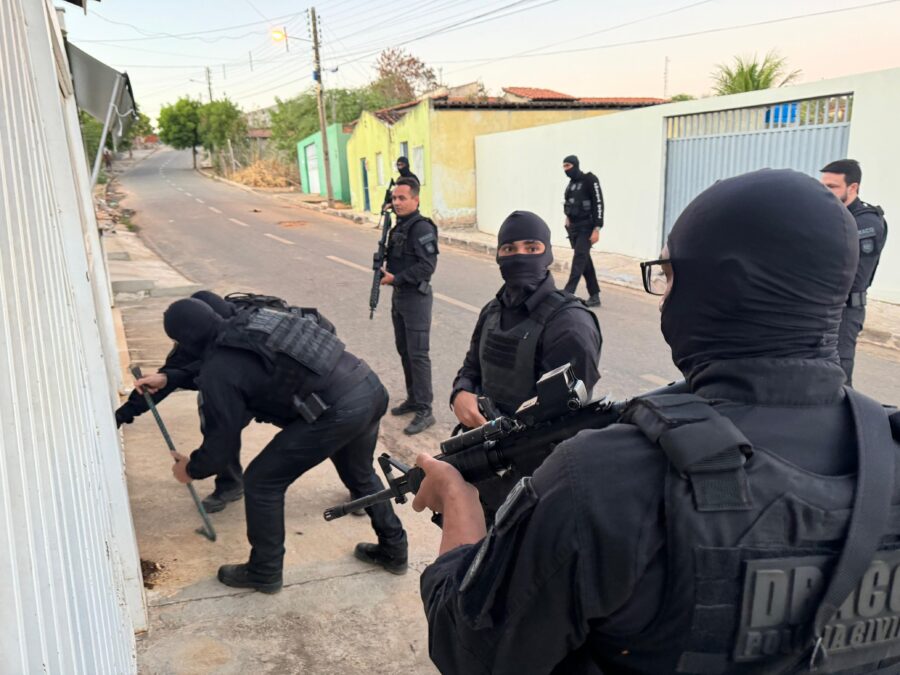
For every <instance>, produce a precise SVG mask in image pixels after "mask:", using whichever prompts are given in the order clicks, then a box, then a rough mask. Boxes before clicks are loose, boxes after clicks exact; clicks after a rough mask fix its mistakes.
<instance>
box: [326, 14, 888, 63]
mask: <svg viewBox="0 0 900 675" xmlns="http://www.w3.org/2000/svg"><path fill="white" fill-rule="evenodd" d="M533 1H534V0H515V2H511V3H508V4H506V5H504V6H502V7H497V8H495V9H492V10H489V11H487V12H483V13H481V14H477V15H475V16H473V17H470V18H468V19H464V20H462V21H458V22H456V23H452V24H449V25H447V26H442V27H441V28H436V29H435V30H432V31H430V32H427V33H424V34H422V35H418V36H416V37H412V38H409V39H406V40H400V41H396V42H393V43H392V46H393V47H401V46H403V45H407V44H410V43H412V42H417V41H419V40H424V39H425V38H428V37H433V36H435V35H441V34H443V33H449V32H453V31H456V30H461V29H463V28H470V27H471V26H474V25H478V24H480V23H487V22H488V21H493V20H496V19H502V18H505V17H507V16H510V15H512V14H518V13H519V12H524V11H528V10H531V9H536V8H538V7H543V6H544V5H550V4H553V3H556V2H559V0H544V1H543V2H539V3H538V4H534V5H529V6H527V7H522V8H520V9H517V10H514V11H512V12H507V13H505V14H501V15H499V16H496V15H497V13H499V12H502V11H504V10H507V9H510V8H512V7H516V6H518V5H522V4H523V3H526V2H533ZM898 1H900V0H898ZM479 19H481V21H478V20H479ZM379 51H381V50H380V49H376V50H375V51H370V52H369V53H366V54H363V55H362V56H359V57H357V58H354V59H350V60H347V61H344V62H342V63H340V64H338V66H344V65H347V64H349V63H352V62H353V61H359V60H362V59H364V58H366V57H367V56H374V55H375V54H377V53H378V52H379Z"/></svg>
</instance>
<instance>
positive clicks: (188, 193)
mask: <svg viewBox="0 0 900 675" xmlns="http://www.w3.org/2000/svg"><path fill="white" fill-rule="evenodd" d="M184 194H186V195H187V196H188V197H193V196H194V195H192V194H191V193H190V192H185V193H184Z"/></svg>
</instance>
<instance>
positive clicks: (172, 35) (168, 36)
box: [80, 12, 303, 43]
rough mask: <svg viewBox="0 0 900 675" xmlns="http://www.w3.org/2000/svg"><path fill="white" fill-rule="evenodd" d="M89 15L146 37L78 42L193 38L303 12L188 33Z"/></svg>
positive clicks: (256, 24) (287, 17)
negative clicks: (162, 31)
mask: <svg viewBox="0 0 900 675" xmlns="http://www.w3.org/2000/svg"><path fill="white" fill-rule="evenodd" d="M89 16H92V17H94V16H95V17H97V18H99V19H101V20H103V21H106V22H107V23H111V24H115V25H116V26H126V27H128V28H131V29H132V30H135V31H137V32H138V33H140V34H141V35H144V36H146V37H140V38H118V39H112V40H81V41H80V42H85V43H87V42H138V41H143V40H160V39H176V40H182V39H195V38H196V36H199V35H208V34H210V33H221V32H224V31H229V30H235V29H236V28H247V27H249V26H258V25H259V24H262V23H272V22H273V21H285V20H287V19H293V18H296V17H298V16H303V12H297V13H294V14H284V15H282V16H276V17H273V18H272V19H271V20H269V19H266V20H265V21H251V22H250V23H240V24H235V25H232V26H224V27H222V28H211V29H209V30H199V31H191V32H189V33H160V32H154V31H147V30H144V29H143V28H140V27H139V26H135V25H134V24H130V23H126V22H124V21H114V20H113V19H108V18H106V17H105V16H103V15H101V14H98V13H97V12H91V13H90V15H89ZM222 37H223V38H227V36H222ZM196 39H203V38H196Z"/></svg>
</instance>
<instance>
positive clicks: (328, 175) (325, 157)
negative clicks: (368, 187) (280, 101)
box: [309, 7, 334, 207]
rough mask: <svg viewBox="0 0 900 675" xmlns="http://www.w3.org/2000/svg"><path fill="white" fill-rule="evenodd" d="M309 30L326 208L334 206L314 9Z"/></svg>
mask: <svg viewBox="0 0 900 675" xmlns="http://www.w3.org/2000/svg"><path fill="white" fill-rule="evenodd" d="M309 19H310V30H311V31H312V40H313V63H314V65H313V68H314V70H313V79H314V80H315V81H316V101H317V103H318V107H319V128H320V129H321V131H322V163H323V164H324V166H325V190H326V192H327V196H328V206H329V207H332V206H334V190H333V189H332V187H331V160H330V159H329V156H328V130H327V129H326V128H325V97H324V93H325V92H324V90H323V88H322V63H321V61H320V60H319V27H318V25H317V24H316V8H315V7H310V9H309Z"/></svg>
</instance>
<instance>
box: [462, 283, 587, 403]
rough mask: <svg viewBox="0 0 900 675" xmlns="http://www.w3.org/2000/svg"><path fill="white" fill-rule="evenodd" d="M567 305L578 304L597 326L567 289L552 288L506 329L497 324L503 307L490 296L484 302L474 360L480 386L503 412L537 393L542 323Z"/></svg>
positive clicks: (575, 305) (582, 304) (585, 309)
mask: <svg viewBox="0 0 900 675" xmlns="http://www.w3.org/2000/svg"><path fill="white" fill-rule="evenodd" d="M567 307H579V308H581V309H583V310H584V311H585V312H587V313H588V314H590V315H591V318H592V319H593V320H594V323H595V324H597V330H598V331H599V330H600V326H599V323H598V322H597V317H596V316H595V315H594V313H593V312H591V311H590V310H589V309H587V308H586V307H585V306H584V303H583V302H581V300H579V299H578V298H576V297H575V296H574V295H572V294H571V293H566V292H565V291H560V290H556V291H553V292H552V293H550V294H549V295H548V296H547V297H546V298H544V299H543V300H542V301H541V303H540V304H539V305H538V306H537V307H535V308H534V310H533V311H532V312H531V314H530V315H529V316H528V318H527V319H525V320H523V321H521V322H519V323H518V324H516V325H515V326H513V327H512V328H510V329H509V330H502V329H501V328H500V316H501V313H502V311H503V307H502V305H501V304H500V301H499V300H497V299H496V298H494V299H493V300H491V302H490V304H489V305H488V308H487V312H486V314H485V318H484V323H483V324H482V328H481V342H480V344H479V347H478V360H479V363H480V365H481V388H482V392H483V393H484V395H485V396H487V397H488V398H489V399H491V401H493V403H494V405H496V406H497V408H498V409H499V410H500V412H502V413H503V414H505V415H511V414H512V413H514V412H515V411H516V409H517V408H518V407H519V406H520V405H521V404H522V403H523V402H524V401H527V400H528V399H530V398H532V397H533V396H535V395H536V394H537V390H536V389H535V382H537V381H538V379H539V377H540V376H541V375H542V374H543V373H539V372H537V370H538V364H537V358H536V357H537V350H538V346H539V345H540V342H541V335H542V333H543V332H544V327H545V326H546V325H547V322H548V321H550V320H551V319H552V318H553V317H554V316H555V315H556V314H557V313H559V312H560V311H561V310H563V309H565V308H567Z"/></svg>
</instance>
